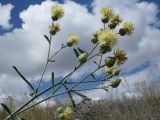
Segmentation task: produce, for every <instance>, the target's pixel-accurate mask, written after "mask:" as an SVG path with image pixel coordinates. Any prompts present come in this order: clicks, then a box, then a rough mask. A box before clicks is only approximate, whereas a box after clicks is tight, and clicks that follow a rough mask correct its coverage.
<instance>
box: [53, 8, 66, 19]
mask: <svg viewBox="0 0 160 120" xmlns="http://www.w3.org/2000/svg"><path fill="white" fill-rule="evenodd" d="M51 15H52V19H53V20H54V21H57V20H58V19H60V18H61V17H63V16H64V10H63V8H62V7H61V6H59V5H56V6H52V8H51Z"/></svg>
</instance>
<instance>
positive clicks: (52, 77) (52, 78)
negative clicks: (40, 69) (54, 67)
mask: <svg viewBox="0 0 160 120" xmlns="http://www.w3.org/2000/svg"><path fill="white" fill-rule="evenodd" d="M51 80H52V92H53V93H54V72H52V76H51ZM53 93H52V94H53Z"/></svg>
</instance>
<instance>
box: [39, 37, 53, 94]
mask: <svg viewBox="0 0 160 120" xmlns="http://www.w3.org/2000/svg"><path fill="white" fill-rule="evenodd" d="M51 39H52V35H51V34H50V38H49V40H50V43H49V47H48V55H47V61H46V64H45V67H44V70H43V72H42V75H41V78H40V81H39V83H38V87H37V89H36V94H37V92H38V90H39V88H40V85H41V82H42V79H43V76H44V74H45V72H46V69H47V66H48V63H49V60H48V59H49V55H50V51H51Z"/></svg>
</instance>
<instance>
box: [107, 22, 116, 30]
mask: <svg viewBox="0 0 160 120" xmlns="http://www.w3.org/2000/svg"><path fill="white" fill-rule="evenodd" d="M116 26H117V24H116V23H110V24H109V25H108V27H109V28H110V29H115V28H116Z"/></svg>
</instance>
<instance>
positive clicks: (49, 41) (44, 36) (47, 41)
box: [44, 35, 50, 44]
mask: <svg viewBox="0 0 160 120" xmlns="http://www.w3.org/2000/svg"><path fill="white" fill-rule="evenodd" d="M44 37H45V38H46V40H47V42H48V43H49V44H50V40H49V38H48V37H47V35H44Z"/></svg>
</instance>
